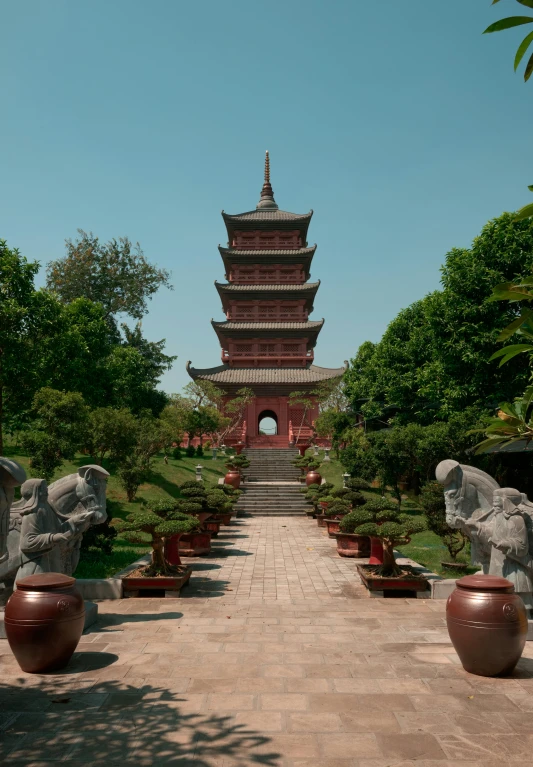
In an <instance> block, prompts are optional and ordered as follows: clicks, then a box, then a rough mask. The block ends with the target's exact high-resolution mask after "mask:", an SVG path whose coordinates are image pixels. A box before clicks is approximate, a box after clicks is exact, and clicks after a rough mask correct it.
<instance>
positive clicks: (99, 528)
mask: <svg viewBox="0 0 533 767" xmlns="http://www.w3.org/2000/svg"><path fill="white" fill-rule="evenodd" d="M107 503H108V505H109V501H108V502H107ZM116 537H117V531H116V529H115V528H114V527H113V526H112V525H111V524H110V521H109V519H107V520H106V521H105V522H102V524H101V525H91V526H90V527H89V529H88V530H86V531H85V532H84V533H83V538H82V539H81V548H82V549H84V550H86V549H97V550H98V551H101V552H102V553H103V554H106V555H108V556H109V555H110V554H112V553H113V542H114V540H115V538H116Z"/></svg>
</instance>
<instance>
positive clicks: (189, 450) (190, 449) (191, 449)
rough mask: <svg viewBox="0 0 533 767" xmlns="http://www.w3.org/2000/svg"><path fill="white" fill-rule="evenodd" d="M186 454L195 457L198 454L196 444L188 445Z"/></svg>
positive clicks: (188, 456)
mask: <svg viewBox="0 0 533 767" xmlns="http://www.w3.org/2000/svg"><path fill="white" fill-rule="evenodd" d="M185 455H186V456H187V458H194V456H195V455H196V448H195V447H194V445H189V446H188V447H186V448H185Z"/></svg>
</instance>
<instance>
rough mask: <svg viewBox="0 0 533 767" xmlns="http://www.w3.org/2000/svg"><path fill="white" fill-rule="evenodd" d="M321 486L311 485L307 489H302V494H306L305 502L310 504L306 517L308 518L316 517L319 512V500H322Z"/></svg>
mask: <svg viewBox="0 0 533 767" xmlns="http://www.w3.org/2000/svg"><path fill="white" fill-rule="evenodd" d="M319 490H320V485H309V486H308V487H307V488H305V487H302V489H301V491H300V492H302V493H305V500H306V501H307V503H308V504H309V506H310V508H309V510H308V511H306V512H305V513H306V515H307V516H308V517H313V518H314V517H316V515H317V514H318V513H319V512H318V504H319V501H318V499H319V498H320V495H319Z"/></svg>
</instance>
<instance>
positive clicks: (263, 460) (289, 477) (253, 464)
mask: <svg viewBox="0 0 533 767" xmlns="http://www.w3.org/2000/svg"><path fill="white" fill-rule="evenodd" d="M245 455H246V457H247V458H248V460H249V461H250V467H249V468H248V469H245V470H244V474H245V476H246V482H244V483H243V484H242V485H241V490H243V491H244V492H243V494H242V495H241V496H240V498H239V500H238V501H237V505H236V510H237V514H238V515H239V516H244V515H252V516H254V517H292V516H302V515H303V514H304V512H305V510H306V509H307V504H306V503H305V499H304V495H303V493H301V492H300V489H301V487H303V486H302V485H301V483H300V482H299V480H298V477H299V476H300V471H299V470H298V469H297V468H296V467H295V466H293V465H292V463H291V461H293V460H294V459H295V458H296V457H297V455H298V451H297V450H294V449H292V450H290V449H277V448H273V449H270V450H265V449H262V448H259V449H253V448H249V449H248V450H246V451H245Z"/></svg>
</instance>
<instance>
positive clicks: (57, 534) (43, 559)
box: [15, 479, 95, 581]
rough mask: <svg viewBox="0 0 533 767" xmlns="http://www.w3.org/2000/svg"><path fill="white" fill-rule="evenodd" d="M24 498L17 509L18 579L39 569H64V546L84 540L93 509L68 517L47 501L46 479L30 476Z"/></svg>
mask: <svg viewBox="0 0 533 767" xmlns="http://www.w3.org/2000/svg"><path fill="white" fill-rule="evenodd" d="M21 495H22V500H21V501H20V503H19V504H18V505H17V511H18V512H19V514H20V515H21V516H22V520H21V526H20V542H19V548H20V559H21V562H20V568H19V570H18V572H17V575H16V578H15V581H19V580H20V579H21V578H25V577H26V576H27V575H34V574H36V573H50V572H54V573H60V572H63V566H64V557H63V552H62V548H63V547H64V546H65V544H69V543H70V542H71V541H72V540H81V536H82V534H83V533H84V532H85V530H87V528H88V527H89V525H90V523H91V517H92V516H93V515H94V514H95V512H94V511H83V512H81V513H78V514H72V515H71V516H70V517H68V518H67V519H66V520H62V519H61V517H60V516H59V515H58V514H56V512H55V511H54V509H52V507H51V506H50V504H49V503H48V486H47V484H46V481H45V480H44V479H28V480H26V482H24V484H23V485H22V488H21Z"/></svg>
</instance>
